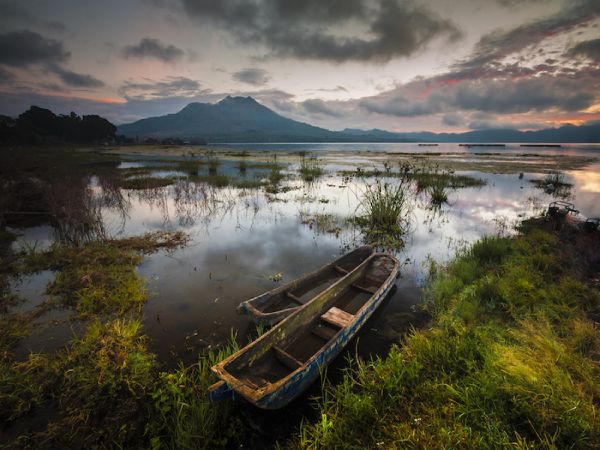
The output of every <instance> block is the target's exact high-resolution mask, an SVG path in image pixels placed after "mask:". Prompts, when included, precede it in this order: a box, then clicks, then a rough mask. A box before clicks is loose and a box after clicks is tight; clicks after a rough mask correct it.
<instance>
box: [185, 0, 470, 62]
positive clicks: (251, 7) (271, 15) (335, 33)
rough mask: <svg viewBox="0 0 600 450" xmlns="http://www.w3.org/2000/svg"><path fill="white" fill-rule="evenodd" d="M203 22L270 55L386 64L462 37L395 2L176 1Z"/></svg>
mask: <svg viewBox="0 0 600 450" xmlns="http://www.w3.org/2000/svg"><path fill="white" fill-rule="evenodd" d="M181 1H182V3H183V6H184V9H185V11H186V12H187V13H188V14H189V15H190V16H191V17H193V18H195V19H197V20H198V21H201V22H204V23H207V22H208V23H215V22H216V23H218V24H220V25H222V28H223V29H224V30H226V31H228V32H230V33H232V34H234V36H235V37H236V38H237V39H238V41H239V42H240V43H241V44H245V45H257V44H258V45H262V46H264V47H265V48H266V49H267V50H268V52H269V53H268V55H267V56H270V57H293V58H298V59H312V60H322V61H329V62H336V63H341V62H346V61H370V62H381V63H383V62H387V61H389V60H391V59H394V58H398V57H404V56H410V55H412V54H414V53H415V52H417V51H418V50H420V49H422V48H423V47H425V46H426V45H427V44H428V43H430V42H431V41H432V40H433V39H435V38H438V37H444V38H446V39H449V40H456V39H458V38H459V37H460V36H461V33H460V31H459V30H458V28H457V27H456V26H455V25H454V24H453V23H452V22H450V21H449V20H446V19H443V18H441V17H439V16H438V15H437V14H435V13H434V12H432V11H430V10H429V9H427V8H426V7H424V6H420V5H417V4H416V3H415V2H413V1H410V0H407V1H399V0H375V1H368V0H331V1H322V0H304V1H301V2H295V1H285V2H278V1H274V0H255V1H253V2H248V1H244V0H221V1H216V0H181Z"/></svg>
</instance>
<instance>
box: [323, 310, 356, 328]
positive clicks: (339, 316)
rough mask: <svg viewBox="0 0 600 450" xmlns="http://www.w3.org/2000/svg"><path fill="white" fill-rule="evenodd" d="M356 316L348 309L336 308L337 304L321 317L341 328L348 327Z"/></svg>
mask: <svg viewBox="0 0 600 450" xmlns="http://www.w3.org/2000/svg"><path fill="white" fill-rule="evenodd" d="M353 318H354V316H353V315H352V314H350V313H347V312H346V311H343V310H341V309H340V308H336V307H335V306H333V307H331V308H329V309H328V310H327V312H326V313H325V314H323V315H322V316H321V319H322V320H324V321H325V322H327V323H330V324H331V325H335V326H336V327H339V328H344V327H346V326H347V325H348V324H349V323H350V322H351V321H352V319H353Z"/></svg>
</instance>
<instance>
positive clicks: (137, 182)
mask: <svg viewBox="0 0 600 450" xmlns="http://www.w3.org/2000/svg"><path fill="white" fill-rule="evenodd" d="M173 183H175V180H174V179H173V178H161V177H138V178H127V179H124V180H122V181H121V188H123V189H130V190H143V189H157V188H161V187H165V186H170V185H172V184H173Z"/></svg>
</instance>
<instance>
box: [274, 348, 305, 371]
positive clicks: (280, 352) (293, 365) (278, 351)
mask: <svg viewBox="0 0 600 450" xmlns="http://www.w3.org/2000/svg"><path fill="white" fill-rule="evenodd" d="M273 350H274V351H275V356H276V357H277V359H278V360H279V362H280V363H281V364H283V365H284V366H286V367H287V368H288V369H290V370H296V369H297V368H298V367H300V366H301V365H302V363H301V362H300V361H298V360H297V359H296V358H294V357H293V356H292V355H290V354H289V353H288V352H286V351H285V350H284V349H282V348H281V347H278V346H277V345H274V346H273Z"/></svg>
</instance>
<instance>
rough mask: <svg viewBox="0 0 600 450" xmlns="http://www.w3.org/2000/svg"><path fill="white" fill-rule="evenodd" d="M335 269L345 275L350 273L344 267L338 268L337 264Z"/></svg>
mask: <svg viewBox="0 0 600 450" xmlns="http://www.w3.org/2000/svg"><path fill="white" fill-rule="evenodd" d="M333 268H334V269H335V270H337V271H338V272H340V273H343V274H347V273H349V272H348V271H347V270H346V269H344V268H343V267H340V266H338V265H337V264H336V265H335V266H333Z"/></svg>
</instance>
